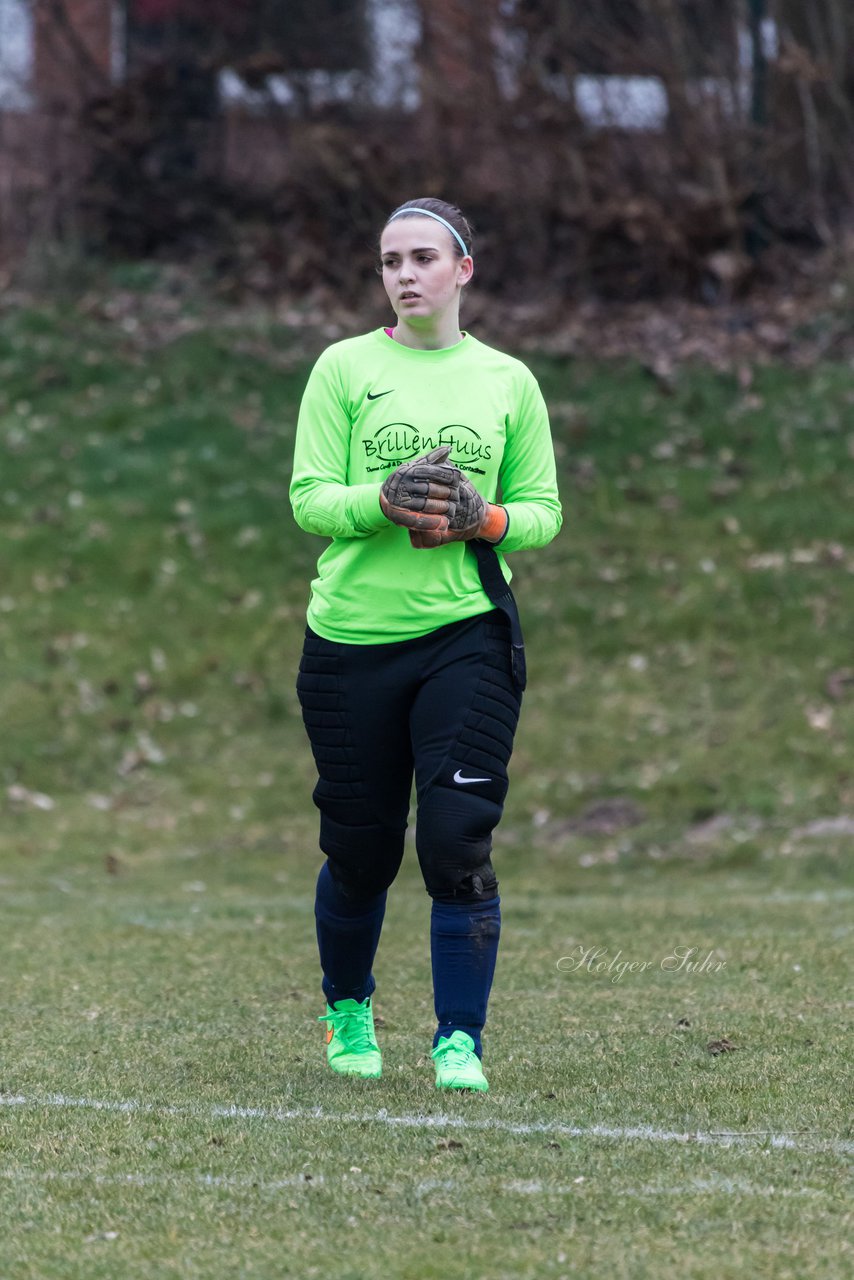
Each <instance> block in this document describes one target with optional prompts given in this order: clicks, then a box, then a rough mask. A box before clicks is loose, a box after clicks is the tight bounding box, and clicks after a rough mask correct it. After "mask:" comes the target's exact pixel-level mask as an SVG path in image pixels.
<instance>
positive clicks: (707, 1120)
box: [0, 304, 854, 1280]
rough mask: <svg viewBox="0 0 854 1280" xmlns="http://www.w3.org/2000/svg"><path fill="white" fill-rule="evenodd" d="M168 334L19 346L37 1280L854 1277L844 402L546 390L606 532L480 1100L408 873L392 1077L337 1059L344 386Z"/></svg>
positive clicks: (4, 603) (522, 579)
mask: <svg viewBox="0 0 854 1280" xmlns="http://www.w3.org/2000/svg"><path fill="white" fill-rule="evenodd" d="M105 314H106V320H105V319H104V315H105ZM129 320H133V314H132V312H128V310H127V308H125V310H123V311H122V312H121V314H120V315H119V316H118V317H116V316H113V317H112V319H111V317H110V313H109V308H106V311H105V309H104V308H100V309H97V308H93V307H92V306H91V305H87V306H83V307H80V308H77V309H76V310H75V309H74V308H71V307H70V306H69V305H68V304H66V305H65V306H64V307H57V308H55V309H49V308H44V309H41V310H32V311H17V312H14V313H12V312H7V313H6V314H4V315H2V317H0V373H1V374H2V377H0V457H2V460H3V477H2V482H0V514H2V522H3V538H2V541H0V573H2V584H0V645H2V652H3V654H4V662H5V679H4V681H3V684H2V686H0V688H2V692H1V693H0V707H1V708H2V715H3V724H4V726H5V727H6V732H5V733H4V734H3V739H2V743H0V777H2V784H3V791H2V803H3V805H4V822H3V830H2V835H0V888H2V896H1V897H0V975H2V978H0V981H2V992H3V1007H4V1027H3V1040H2V1044H3V1048H2V1054H1V1055H0V1093H2V1095H3V1097H4V1099H5V1101H4V1102H3V1104H2V1105H0V1186H2V1195H0V1275H2V1276H3V1277H4V1278H5V1277H7V1276H8V1277H10V1280H37V1278H38V1280H41V1278H42V1277H50V1278H51V1280H52V1278H53V1277H57V1278H66V1277H68V1278H71V1277H75V1278H77V1277H85V1278H86V1280H97V1278H98V1277H110V1278H111V1280H112V1278H114V1277H116V1276H122V1277H125V1276H126V1277H140V1280H143V1278H146V1280H147V1278H148V1277H152V1278H153V1277H157V1278H158V1280H160V1278H161V1277H173V1276H174V1277H176V1278H177V1277H181V1278H182V1280H183V1278H184V1277H204V1278H206V1280H207V1278H208V1277H211V1278H213V1277H220V1276H225V1275H229V1276H231V1275H234V1276H246V1277H253V1278H254V1277H258V1278H260V1277H265V1278H266V1277H299V1278H302V1277H311V1276H322V1277H326V1276H330V1275H336V1276H340V1277H342V1280H343V1278H344V1277H348V1278H349V1280H379V1277H388V1276H396V1277H405V1278H406V1280H431V1278H432V1277H437V1278H438V1277H450V1276H454V1277H457V1276H458V1277H463V1276H466V1277H468V1276H489V1277H490V1278H491V1280H503V1278H504V1277H507V1278H508V1280H509V1278H510V1277H512V1278H513V1280H524V1278H526V1277H532V1278H533V1277H536V1278H537V1280H539V1277H555V1278H558V1277H563V1276H584V1277H588V1276H589V1277H597V1278H598V1277H600V1276H608V1277H618V1278H619V1277H626V1278H629V1277H631V1278H632V1280H634V1278H635V1277H650V1278H654V1280H671V1278H672V1280H675V1277H677V1276H679V1277H685V1276H692V1277H698V1278H699V1277H701V1278H702V1280H706V1278H707V1277H709V1278H711V1277H730V1276H732V1277H735V1276H736V1275H738V1276H742V1275H744V1274H745V1273H752V1274H755V1275H758V1276H769V1277H770V1276H773V1277H775V1280H777V1278H781V1277H792V1280H802V1278H804V1277H806V1278H807V1280H812V1278H813V1277H815V1278H818V1277H828V1278H830V1277H833V1278H834V1280H835V1277H837V1276H840V1275H843V1274H847V1273H848V1272H849V1271H850V1269H851V1251H850V1245H849V1244H848V1243H847V1242H848V1240H849V1239H850V1235H851V1230H850V1227H851V1222H850V1209H849V1208H848V1205H849V1203H850V1201H846V1199H845V1191H846V1187H845V1181H844V1180H845V1176H846V1170H847V1166H848V1164H849V1163H850V1154H851V1150H852V1147H851V1143H852V1136H851V1129H850V1110H849V1105H848V1098H847V1094H846V1091H845V1089H844V1087H843V1081H844V1079H845V1070H846V1058H845V1048H846V1045H845V1036H846V1033H847V1032H848V1031H849V1028H850V989H849V990H846V987H845V973H846V969H845V966H846V962H847V957H848V955H849V953H850V944H851V923H850V922H851V903H852V895H854V888H852V885H851V877H850V869H849V860H850V849H851V834H850V832H851V824H852V820H854V774H852V766H851V742H852V737H854V734H852V730H854V724H852V717H853V716H854V711H852V708H854V683H852V678H851V666H852V659H851V650H850V619H851V612H852V603H854V548H852V545H851V539H850V510H851V505H852V498H854V478H852V475H854V473H852V466H851V459H852V439H854V437H852V429H851V427H850V425H849V423H850V397H851V392H850V371H849V370H848V369H847V368H845V367H842V366H840V367H835V366H827V367H823V368H819V369H817V370H812V371H792V370H785V369H781V368H769V369H765V370H761V371H758V372H757V374H756V377H755V379H754V381H753V384H752V386H751V388H750V391H749V393H745V392H744V391H743V390H742V389H741V388H740V387H739V385H737V383H736V381H735V380H734V379H732V378H729V377H727V376H724V375H719V374H715V373H712V372H709V371H706V370H702V369H695V370H685V371H683V373H682V374H681V375H680V378H679V381H678V383H677V385H676V388H675V391H674V393H673V394H672V395H662V394H661V392H660V391H659V390H658V389H657V388H656V386H655V385H654V384H653V383H652V382H651V381H650V380H649V379H648V377H647V376H646V375H645V374H644V373H643V371H641V370H639V369H637V368H634V367H631V366H625V367H623V366H620V367H609V368H602V367H597V366H592V365H591V366H588V365H583V366H582V365H577V364H569V363H565V362H554V361H537V362H536V372H537V374H538V375H539V376H540V378H541V381H542V385H543V388H544V391H545V393H546V396H547V399H548V400H549V403H550V405H551V407H552V411H553V418H554V428H555V438H556V446H557V451H558V459H559V465H560V473H561V474H560V479H561V489H562V495H563V498H564V502H565V508H566V524H565V530H564V532H563V534H562V535H561V537H560V538H559V539H558V540H557V541H556V542H555V543H554V544H552V546H551V547H549V548H548V549H546V550H545V551H542V552H536V553H531V554H527V555H519V556H517V557H514V558H513V567H514V569H515V571H516V574H517V578H516V585H517V594H518V597H519V600H520V605H521V608H522V611H523V614H524V617H525V620H526V630H527V636H528V641H529V651H530V668H531V683H530V686H529V691H528V693H527V694H526V699H525V707H524V711H523V717H522V722H521V726H520V731H519V737H518V745H517V751H516V754H515V756H514V761H513V766H512V783H513V785H512V788H511V794H510V800H509V803H508V808H507V813H506V817H505V821H504V823H503V824H502V827H501V828H500V831H499V833H498V838H497V842H496V864H497V867H498V872H499V876H500V878H501V882H502V894H503V901H504V918H505V930H504V936H503V939H502V950H501V957H500V961H499V970H498V975H497V980H496V987H495V993H494V997H493V1003H492V1006H491V1014H490V1024H489V1027H488V1031H487V1036H486V1041H485V1043H486V1065H487V1069H488V1075H489V1078H490V1083H491V1091H490V1093H489V1094H488V1095H486V1096H485V1097H481V1098H461V1097H450V1098H445V1097H442V1098H439V1097H438V1096H437V1094H436V1091H435V1089H434V1088H433V1083H432V1079H433V1077H432V1068H431V1063H430V1060H429V1046H430V1039H431V1034H432V1007H431V992H430V964H429V954H428V915H429V901H428V899H427V897H426V895H425V894H424V891H423V888H422V887H421V886H420V883H419V881H418V878H417V870H416V867H415V862H414V858H413V857H412V856H410V857H409V858H408V859H407V862H406V864H405V868H404V871H403V873H402V874H401V877H400V880H399V882H398V884H397V885H396V886H395V889H394V891H393V893H392V895H391V904H390V909H389V916H388V920H387V925H386V929H385V933H384V937H383V943H382V947H381V951H380V956H379V958H378V964H377V978H378V984H379V985H378V996H377V1009H378V1012H379V1013H380V1015H381V1017H382V1026H381V1027H380V1037H381V1042H382V1046H383V1049H384V1053H385V1072H384V1078H383V1080H382V1081H380V1082H363V1083H362V1084H361V1085H360V1084H357V1083H356V1082H347V1081H341V1080H337V1079H335V1078H332V1077H331V1076H329V1075H328V1074H327V1072H326V1070H325V1067H324V1065H323V1055H322V1032H321V1030H320V1029H319V1027H318V1024H317V1022H316V1021H315V1019H316V1017H317V1014H318V1013H319V1012H320V1009H321V1007H322V1005H321V1000H320V995H319V981H318V980H319V973H318V966H317V959H316V954H315V944H314V936H313V920H312V889H313V880H314V876H315V874H316V871H317V868H318V866H319V855H318V853H317V849H316V826H315V813H314V810H313V808H312V806H311V803H310V798H309V797H310V789H311V786H312V783H313V777H314V774H313V765H312V762H311V757H310V753H309V751H308V748H307V745H306V743H305V740H304V736H303V730H302V726H301V722H300V718H299V709H298V706H297V703H296V697H295V693H294V690H293V685H294V679H295V672H296V665H297V661H298V655H299V649H300V642H301V634H302V628H303V620H304V606H305V600H306V596H307V585H308V581H309V580H310V578H311V576H312V572H313V564H314V560H315V558H316V555H317V553H318V551H319V549H320V548H321V546H322V545H323V544H322V542H321V541H320V540H317V539H311V538H309V537H307V536H306V535H304V534H302V533H301V532H300V531H299V530H297V529H296V528H295V526H294V523H293V519H292V516H291V513H290V508H289V505H288V500H287V487H288V481H289V476H290V465H291V452H292V446H293V433H294V426H295V419H296V409H297V404H298V399H299V393H300V390H301V387H302V385H303V383H304V380H305V377H306V375H307V371H308V365H307V364H306V363H305V361H304V360H303V359H302V357H301V352H302V348H301V347H300V346H298V345H297V343H296V339H295V336H294V334H293V333H291V332H289V331H288V330H286V329H283V328H279V327H277V326H275V325H273V324H271V323H268V322H265V321H263V320H256V321H255V322H253V323H254V327H251V326H250V327H249V329H247V328H246V327H243V328H241V327H238V326H236V325H235V324H233V322H231V321H229V322H228V323H226V322H225V321H223V322H222V323H216V324H212V325H211V326H210V327H209V328H207V329H203V328H200V327H199V326H198V325H197V324H188V325H187V326H185V328H183V329H182V327H181V326H180V325H175V326H173V328H171V329H170V330H169V333H168V335H164V334H160V336H159V338H158V337H157V335H156V334H153V333H152V332H150V331H149V330H148V329H145V331H144V332H143V333H140V332H139V331H138V330H137V328H136V327H135V325H134V324H133V323H129ZM302 340H303V339H301V341H302ZM720 1042H727V1043H728V1044H729V1045H732V1046H734V1047H733V1048H732V1049H728V1048H724V1049H723V1051H720V1052H713V1051H711V1050H710V1049H709V1046H710V1045H712V1046H713V1047H714V1046H715V1044H716V1043H717V1044H718V1045H720ZM96 1104H104V1105H100V1106H99V1105H96ZM229 1108H234V1110H229ZM692 1134H693V1135H697V1136H695V1138H694V1140H680V1139H679V1137H678V1135H683V1136H684V1135H692ZM729 1134H736V1135H744V1136H743V1137H742V1138H741V1139H740V1140H739V1139H737V1138H730V1137H727V1135H729Z"/></svg>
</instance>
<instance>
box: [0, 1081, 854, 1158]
mask: <svg viewBox="0 0 854 1280" xmlns="http://www.w3.org/2000/svg"><path fill="white" fill-rule="evenodd" d="M0 1106H3V1107H27V1108H30V1109H35V1110H38V1109H42V1108H46V1107H55V1108H59V1109H61V1110H75V1109H76V1110H82V1111H107V1112H122V1113H126V1114H132V1115H169V1116H190V1117H194V1118H196V1119H201V1120H221V1119H222V1120H262V1121H267V1122H271V1123H273V1124H286V1123H287V1122H288V1121H293V1120H316V1121H318V1122H321V1123H323V1122H326V1123H328V1124H381V1125H388V1126H389V1127H390V1128H403V1129H465V1130H469V1131H472V1132H475V1131H480V1132H493V1133H511V1134H520V1135H523V1136H524V1135H529V1134H546V1133H547V1134H555V1135H557V1136H563V1137H565V1138H602V1139H605V1140H613V1141H617V1142H678V1143H683V1144H684V1145H686V1146H711V1147H734V1146H744V1145H748V1146H764V1147H776V1148H783V1149H786V1150H790V1151H817V1150H821V1151H835V1152H839V1153H841V1154H854V1142H852V1141H848V1140H846V1139H844V1138H824V1137H821V1136H820V1135H812V1134H798V1135H792V1134H788V1133H771V1132H768V1133H765V1132H762V1133H755V1132H754V1133H737V1132H736V1133H702V1132H700V1131H697V1132H694V1133H680V1132H679V1131H678V1130H671V1129H655V1128H653V1126H652V1125H631V1126H625V1127H623V1126H610V1125H603V1124H593V1125H586V1126H583V1125H568V1124H562V1123H561V1122H560V1121H553V1120H541V1121H535V1122H533V1123H529V1124H524V1123H520V1122H514V1121H511V1120H498V1119H496V1120H489V1119H483V1120H478V1119H474V1118H470V1119H467V1118H466V1117H464V1116H441V1115H440V1116H425V1115H402V1116H393V1115H389V1113H388V1112H387V1111H386V1110H385V1108H384V1107H383V1108H381V1109H380V1110H379V1111H358V1112H340V1111H324V1109H323V1108H322V1107H294V1108H288V1109H282V1108H278V1107H241V1106H237V1105H236V1104H234V1103H231V1104H228V1105H217V1104H211V1105H209V1106H192V1105H190V1104H185V1105H183V1106H158V1105H157V1104H155V1103H151V1102H139V1101H137V1100H135V1099H126V1100H122V1099H116V1100H110V1099H101V1098H69V1097H66V1096H65V1095H64V1094H61V1093H58V1094H47V1095H45V1096H44V1097H26V1096H24V1095H21V1094H0Z"/></svg>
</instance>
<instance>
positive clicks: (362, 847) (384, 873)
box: [315, 794, 406, 897]
mask: <svg viewBox="0 0 854 1280" xmlns="http://www.w3.org/2000/svg"><path fill="white" fill-rule="evenodd" d="M315 803H316V804H317V805H318V808H319V809H320V847H321V849H322V850H323V852H324V853H325V854H326V856H327V857H328V858H329V867H330V870H331V872H332V874H333V875H334V877H335V879H336V880H337V881H338V883H339V884H340V885H341V886H342V888H344V889H345V890H352V891H353V892H354V893H356V894H357V895H358V896H360V897H363V896H371V895H373V894H377V893H382V892H383V891H384V890H385V889H387V888H388V887H389V885H390V884H391V883H392V881H393V880H394V878H395V876H396V875H397V873H398V871H399V869H400V864H401V862H402V860H403V842H404V836H405V833H406V828H405V827H401V828H399V829H392V828H389V827H383V826H379V825H378V824H377V823H371V822H366V823H365V824H364V825H361V824H355V823H353V821H352V818H353V817H354V816H356V815H355V814H354V812H353V807H352V805H350V806H348V809H347V814H346V817H347V819H348V821H346V822H345V821H341V820H340V818H339V817H338V816H337V815H336V814H335V806H334V804H333V805H331V806H330V807H329V808H327V807H326V805H325V804H322V803H321V802H320V801H319V800H318V798H317V795H316V794H315ZM330 810H331V811H330ZM342 816H344V815H342Z"/></svg>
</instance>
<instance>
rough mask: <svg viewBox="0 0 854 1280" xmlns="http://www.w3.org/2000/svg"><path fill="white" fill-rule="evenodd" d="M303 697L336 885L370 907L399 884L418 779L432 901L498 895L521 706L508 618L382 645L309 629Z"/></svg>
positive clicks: (422, 855)
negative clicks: (499, 833) (495, 842)
mask: <svg viewBox="0 0 854 1280" xmlns="http://www.w3.org/2000/svg"><path fill="white" fill-rule="evenodd" d="M297 692H298V695H299V699H300V704H301V706H302V710H303V720H304V722H305V726H306V730H307V732H308V736H309V739H310V741H311V746H312V751H313V752H314V758H315V762H316V764H317V771H318V774H319V778H318V782H317V786H316V787H315V789H314V802H315V804H316V805H317V807H318V809H319V810H320V847H321V849H322V850H323V852H324V853H325V854H326V855H327V857H328V859H329V867H330V871H331V872H332V875H333V876H334V878H335V880H336V881H337V882H338V884H339V885H340V886H341V888H342V890H343V891H344V892H345V893H346V894H347V895H348V896H349V897H352V898H354V899H358V898H372V897H375V896H376V895H377V894H378V893H382V892H383V891H384V890H385V889H387V888H388V886H389V885H390V884H391V883H392V881H393V880H394V878H395V876H396V875H397V872H398V870H399V868H400V863H401V860H402V858H403V845H404V835H405V832H406V827H407V822H408V815H409V808H410V796H411V790H412V780H413V777H414V779H415V784H416V797H417V818H416V829H415V830H416V841H415V843H416V849H417V852H418V860H419V864H420V866H421V872H422V875H423V877H424V883H425V886H426V888H427V892H428V893H429V894H430V895H431V897H433V898H434V899H436V900H437V901H440V902H477V901H485V900H488V899H490V898H493V897H495V896H496V894H497V891H498V882H497V880H496V878H495V872H494V871H493V867H492V862H491V858H490V854H491V852H492V833H493V831H494V829H495V827H496V825H497V824H498V822H499V820H500V818H501V814H502V811H503V807H504V799H505V796H506V794H507V786H508V779H507V766H508V763H509V760H510V754H511V752H512V749H513V736H514V733H515V731H516V724H517V721H518V718H519V708H520V701H521V695H520V693H519V692H518V690H517V688H516V686H515V685H514V683H513V678H512V673H511V665H510V634H509V627H508V624H507V621H506V619H505V617H504V615H503V614H502V613H500V612H498V611H493V612H490V613H486V614H480V615H478V616H477V617H474V618H468V619H465V620H464V621H462V622H455V623H451V624H450V625H448V626H445V627H440V628H439V629H438V630H436V631H432V632H430V633H429V634H428V635H426V636H420V637H418V638H417V639H414V640H402V641H397V642H395V643H390V644H377V645H353V644H339V643H336V642H334V641H331V640H326V639H324V638H322V637H321V636H318V635H316V634H315V633H314V632H313V631H312V630H311V629H310V628H309V629H308V630H307V631H306V638H305V647H304V650H303V656H302V661H301V663H300V672H299V678H298V681H297Z"/></svg>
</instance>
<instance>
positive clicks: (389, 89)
mask: <svg viewBox="0 0 854 1280" xmlns="http://www.w3.org/2000/svg"><path fill="white" fill-rule="evenodd" d="M364 4H365V18H366V22H367V25H368V36H367V45H368V48H369V50H370V51H371V64H370V66H369V68H368V70H367V71H358V70H350V71H311V72H303V73H291V74H280V75H270V76H268V77H267V78H266V81H265V85H264V88H262V89H258V88H252V87H250V86H248V85H247V84H246V83H245V81H244V80H242V79H241V77H240V75H239V74H238V72H237V71H236V70H235V69H234V68H224V69H223V70H222V71H220V73H219V93H220V100H221V101H222V103H223V105H224V106H240V107H241V108H243V109H244V110H246V109H248V110H250V111H252V112H257V113H258V114H263V113H264V112H265V111H268V110H269V109H270V107H271V106H274V107H277V108H279V109H281V108H285V109H287V108H288V107H291V106H296V105H297V104H298V103H301V104H308V106H309V107H310V108H311V107H323V106H328V105H330V104H333V103H347V102H350V101H353V100H354V99H357V98H363V97H365V96H366V97H368V99H369V100H370V101H372V102H373V103H374V104H375V105H376V106H377V107H378V108H389V109H395V108H396V109H398V110H402V111H415V110H417V108H418V105H419V101H420V92H419V86H418V73H417V56H416V55H417V49H418V44H419V41H420V39H421V23H420V14H419V6H418V4H417V3H415V0H364ZM505 7H506V8H507V9H508V10H509V11H512V8H513V0H505ZM95 8H97V5H92V4H91V3H90V6H89V10H90V13H91V12H92V11H93V10H94V9H95ZM69 9H70V10H71V11H73V10H74V9H75V4H74V0H71V3H70V4H69ZM124 10H125V5H124V4H123V3H122V2H121V0H103V9H102V11H101V15H102V16H101V21H102V22H104V23H107V24H109V30H110V39H109V44H110V68H109V70H110V73H111V78H112V79H113V80H114V81H115V82H120V81H121V80H122V79H123V78H124V74H125V70H126V67H125V50H126V42H125V23H124ZM87 17H88V14H87ZM524 39H525V37H524V34H522V33H519V32H513V33H511V34H509V35H508V34H507V33H506V32H504V33H501V32H496V33H494V35H493V42H492V47H493V50H494V56H495V60H496V73H497V75H498V81H499V85H500V87H501V89H502V91H503V92H504V93H505V94H506V95H507V97H508V98H510V99H512V97H513V95H514V93H515V89H516V84H517V83H518V73H519V69H520V67H521V65H522V62H523V60H524V55H525V46H524ZM762 41H763V52H764V54H765V56H766V58H768V59H769V60H773V59H774V58H776V57H777V56H778V52H779V37H778V30H777V26H776V23H775V22H774V21H773V20H772V19H766V20H765V21H764V23H763V27H762ZM34 49H35V31H34V23H33V14H32V7H31V4H30V0H0V111H12V112H26V111H28V110H30V109H31V108H32V107H33V105H34V93H33V88H32V85H33V72H34V65H35V53H34ZM752 61H753V47H752V42H751V39H750V34H749V32H748V31H747V30H746V29H744V28H742V29H741V30H740V32H739V36H738V60H737V67H736V68H734V75H733V77H732V78H731V79H717V78H711V77H706V78H703V79H697V80H696V81H695V82H694V83H693V84H692V85H690V86H688V93H689V97H693V98H694V99H695V100H696V102H697V103H698V104H700V103H704V102H705V103H709V104H714V105H715V106H717V107H718V109H720V110H722V111H723V112H724V113H725V114H727V115H736V114H740V113H742V112H744V111H746V110H747V109H748V107H749V103H750V92H751V67H752ZM547 87H548V89H549V90H550V92H552V93H553V94H554V95H555V96H557V97H559V98H563V99H564V100H566V101H567V102H572V104H573V106H574V108H575V111H576V112H577V114H578V116H579V117H580V118H581V120H582V121H583V122H584V123H585V124H586V125H587V126H588V127H589V128H591V129H623V130H644V131H651V132H658V131H660V130H661V129H663V128H664V126H665V124H666V121H667V116H668V111H669V104H668V97H667V88H666V86H665V83H664V81H663V80H661V79H660V78H659V77H657V76H646V75H591V74H586V73H580V74H578V75H575V76H571V77H569V76H563V75H553V76H551V77H550V78H549V83H548V86H547Z"/></svg>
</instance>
